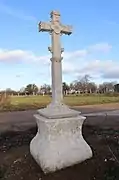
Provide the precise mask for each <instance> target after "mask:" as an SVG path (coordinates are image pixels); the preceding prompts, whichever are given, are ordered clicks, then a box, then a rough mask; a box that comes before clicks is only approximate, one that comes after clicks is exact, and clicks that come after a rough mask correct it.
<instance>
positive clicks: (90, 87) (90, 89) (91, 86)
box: [87, 82, 97, 93]
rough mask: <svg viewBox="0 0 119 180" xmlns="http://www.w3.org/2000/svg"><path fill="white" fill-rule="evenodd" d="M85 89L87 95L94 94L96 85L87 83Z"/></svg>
mask: <svg viewBox="0 0 119 180" xmlns="http://www.w3.org/2000/svg"><path fill="white" fill-rule="evenodd" d="M87 89H88V92H89V93H95V92H96V90H97V85H96V84H95V83H94V82H89V83H88V86H87Z"/></svg>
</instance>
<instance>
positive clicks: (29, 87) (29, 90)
mask: <svg viewBox="0 0 119 180" xmlns="http://www.w3.org/2000/svg"><path fill="white" fill-rule="evenodd" d="M25 92H26V93H27V94H28V95H31V94H37V92H38V87H37V86H36V85H35V84H28V85H27V86H26V88H25Z"/></svg>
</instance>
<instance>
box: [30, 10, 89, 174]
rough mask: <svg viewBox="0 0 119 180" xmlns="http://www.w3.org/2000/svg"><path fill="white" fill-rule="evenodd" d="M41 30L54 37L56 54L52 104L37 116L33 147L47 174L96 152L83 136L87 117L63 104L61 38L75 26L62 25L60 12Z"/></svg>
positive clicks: (33, 152)
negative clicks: (84, 122) (83, 124)
mask: <svg viewBox="0 0 119 180" xmlns="http://www.w3.org/2000/svg"><path fill="white" fill-rule="evenodd" d="M39 31H45V32H50V34H51V37H52V46H51V47H49V48H48V49H49V51H50V52H51V53H52V58H51V72H52V102H51V103H50V104H49V105H48V106H47V107H46V108H44V109H41V110H38V114H37V115H35V118H36V120H37V125H38V132H37V135H36V136H35V137H34V139H33V140H32V142H31V144H30V151H31V154H32V156H33V157H34V159H35V160H36V161H37V163H38V164H39V165H40V166H41V168H42V170H43V171H44V172H45V173H47V172H53V171H56V170H57V169H62V168H64V167H68V166H71V165H74V164H77V163H79V162H82V161H84V160H86V159H88V158H90V157H91V156H92V151H91V149H90V147H89V146H88V144H87V143H86V142H85V140H84V139H83V137H82V123H83V121H84V120H85V117H82V116H80V115H79V114H80V112H78V111H74V110H71V109H69V107H68V106H66V105H65V104H64V103H63V95H62V59H63V58H62V57H61V53H62V52H63V50H64V49H63V48H61V44H60V36H61V35H62V34H67V35H70V34H71V33H72V27H71V26H64V25H62V24H61V22H60V14H59V12H56V11H52V12H51V22H50V23H44V22H40V23H39Z"/></svg>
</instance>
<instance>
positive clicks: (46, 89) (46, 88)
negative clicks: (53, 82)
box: [40, 84, 51, 94]
mask: <svg viewBox="0 0 119 180" xmlns="http://www.w3.org/2000/svg"><path fill="white" fill-rule="evenodd" d="M40 91H41V92H44V93H45V94H50V93H51V86H50V85H47V84H44V85H43V86H41V89H40Z"/></svg>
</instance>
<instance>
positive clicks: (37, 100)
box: [1, 95, 119, 111]
mask: <svg viewBox="0 0 119 180" xmlns="http://www.w3.org/2000/svg"><path fill="white" fill-rule="evenodd" d="M50 102H51V97H50V96H47V95H45V96H40V95H39V96H19V97H18V96H14V97H11V98H10V103H8V105H7V104H5V105H4V106H3V108H1V111H15V110H28V109H38V108H42V107H45V106H46V105H47V104H49V103H50ZM64 102H65V103H66V104H67V105H69V106H81V105H95V104H105V103H118V102H119V95H116V96H112V95H111V96H110V95H79V96H76V95H70V96H66V97H64Z"/></svg>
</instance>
